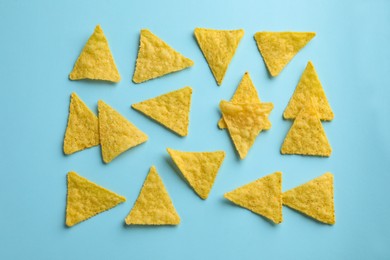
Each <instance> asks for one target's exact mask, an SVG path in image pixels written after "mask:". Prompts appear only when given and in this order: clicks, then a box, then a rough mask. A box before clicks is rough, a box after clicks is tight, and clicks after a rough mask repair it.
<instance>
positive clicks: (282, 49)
mask: <svg viewBox="0 0 390 260" xmlns="http://www.w3.org/2000/svg"><path fill="white" fill-rule="evenodd" d="M315 35H316V34H315V33H314V32H258V33H256V34H255V40H256V43H257V47H258V48H259V51H260V53H261V55H262V56H263V59H264V62H265V64H266V65H267V68H268V71H269V73H270V74H271V75H272V76H273V77H275V76H277V75H279V73H280V72H281V71H282V70H283V69H284V67H285V66H286V65H287V64H288V63H289V62H290V61H291V60H292V58H294V56H295V55H296V54H297V53H298V52H299V51H300V50H301V49H302V48H303V47H305V45H306V44H307V43H308V42H309V41H310V40H311V39H312V38H313V37H314V36H315Z"/></svg>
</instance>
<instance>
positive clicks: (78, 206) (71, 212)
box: [66, 172, 126, 227]
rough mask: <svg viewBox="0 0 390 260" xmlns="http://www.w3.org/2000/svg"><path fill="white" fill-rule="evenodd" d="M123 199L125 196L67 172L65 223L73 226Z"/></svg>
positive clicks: (123, 200)
mask: <svg viewBox="0 0 390 260" xmlns="http://www.w3.org/2000/svg"><path fill="white" fill-rule="evenodd" d="M125 201H126V198H125V197H123V196H120V195H118V194H116V193H114V192H112V191H109V190H107V189H105V188H103V187H101V186H99V185H97V184H95V183H93V182H91V181H89V180H87V179H86V178H83V177H81V176H80V175H78V174H77V173H75V172H69V173H68V195H67V202H66V225H67V226H68V227H71V226H74V225H76V224H77V223H79V222H81V221H84V220H86V219H89V218H91V217H93V216H95V215H97V214H99V213H101V212H103V211H106V210H109V209H111V208H113V207H115V206H116V205H118V204H119V203H122V202H125Z"/></svg>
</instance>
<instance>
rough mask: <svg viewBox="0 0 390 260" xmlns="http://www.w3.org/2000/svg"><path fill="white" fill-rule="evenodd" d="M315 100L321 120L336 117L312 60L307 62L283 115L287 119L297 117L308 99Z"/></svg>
mask: <svg viewBox="0 0 390 260" xmlns="http://www.w3.org/2000/svg"><path fill="white" fill-rule="evenodd" d="M310 98H311V100H312V101H313V103H314V105H315V107H316V109H317V112H318V116H319V117H320V120H332V119H333V117H334V114H333V111H332V108H331V107H330V105H329V103H328V99H327V98H326V95H325V92H324V89H323V88H322V85H321V82H320V79H319V78H318V75H317V73H316V71H315V69H314V66H313V64H312V63H311V61H309V62H308V63H307V66H306V69H305V71H304V72H303V74H302V76H301V79H300V80H299V83H298V85H297V87H296V89H295V91H294V94H293V96H292V97H291V99H290V102H289V103H288V105H287V107H286V110H284V113H283V117H284V118H285V119H293V118H296V117H297V116H298V114H299V111H301V109H302V108H303V106H304V105H305V102H306V100H308V99H310Z"/></svg>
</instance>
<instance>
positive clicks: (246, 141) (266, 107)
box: [219, 101, 274, 159]
mask: <svg viewBox="0 0 390 260" xmlns="http://www.w3.org/2000/svg"><path fill="white" fill-rule="evenodd" d="M219 107H220V109H221V112H222V116H223V119H224V121H225V123H226V125H227V128H228V130H229V134H230V137H231V138H232V140H233V143H234V145H235V147H236V150H237V152H238V154H239V155H240V158H241V159H244V158H245V157H246V155H247V153H248V151H249V149H250V148H251V147H252V145H253V143H254V142H255V139H256V137H257V135H258V134H259V133H260V132H261V131H262V130H263V129H265V127H266V126H267V124H268V116H269V114H270V113H271V111H272V109H273V107H274V105H273V104H272V103H256V104H255V103H253V104H233V103H232V102H227V101H221V103H220V104H219Z"/></svg>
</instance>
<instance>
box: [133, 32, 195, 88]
mask: <svg viewBox="0 0 390 260" xmlns="http://www.w3.org/2000/svg"><path fill="white" fill-rule="evenodd" d="M192 65H194V62H193V61H192V60H190V59H188V58H186V57H184V56H183V55H182V54H180V53H179V52H177V51H175V50H174V49H173V48H172V47H170V46H169V45H168V44H167V43H165V42H164V41H163V40H161V39H160V38H158V37H157V36H156V35H154V34H153V33H152V32H151V31H149V30H147V29H143V30H141V38H140V46H139V51H138V57H137V63H136V66H135V71H134V75H133V81H134V83H142V82H144V81H147V80H150V79H154V78H158V77H161V76H164V75H166V74H168V73H172V72H175V71H179V70H183V69H185V68H188V67H191V66H192Z"/></svg>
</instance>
